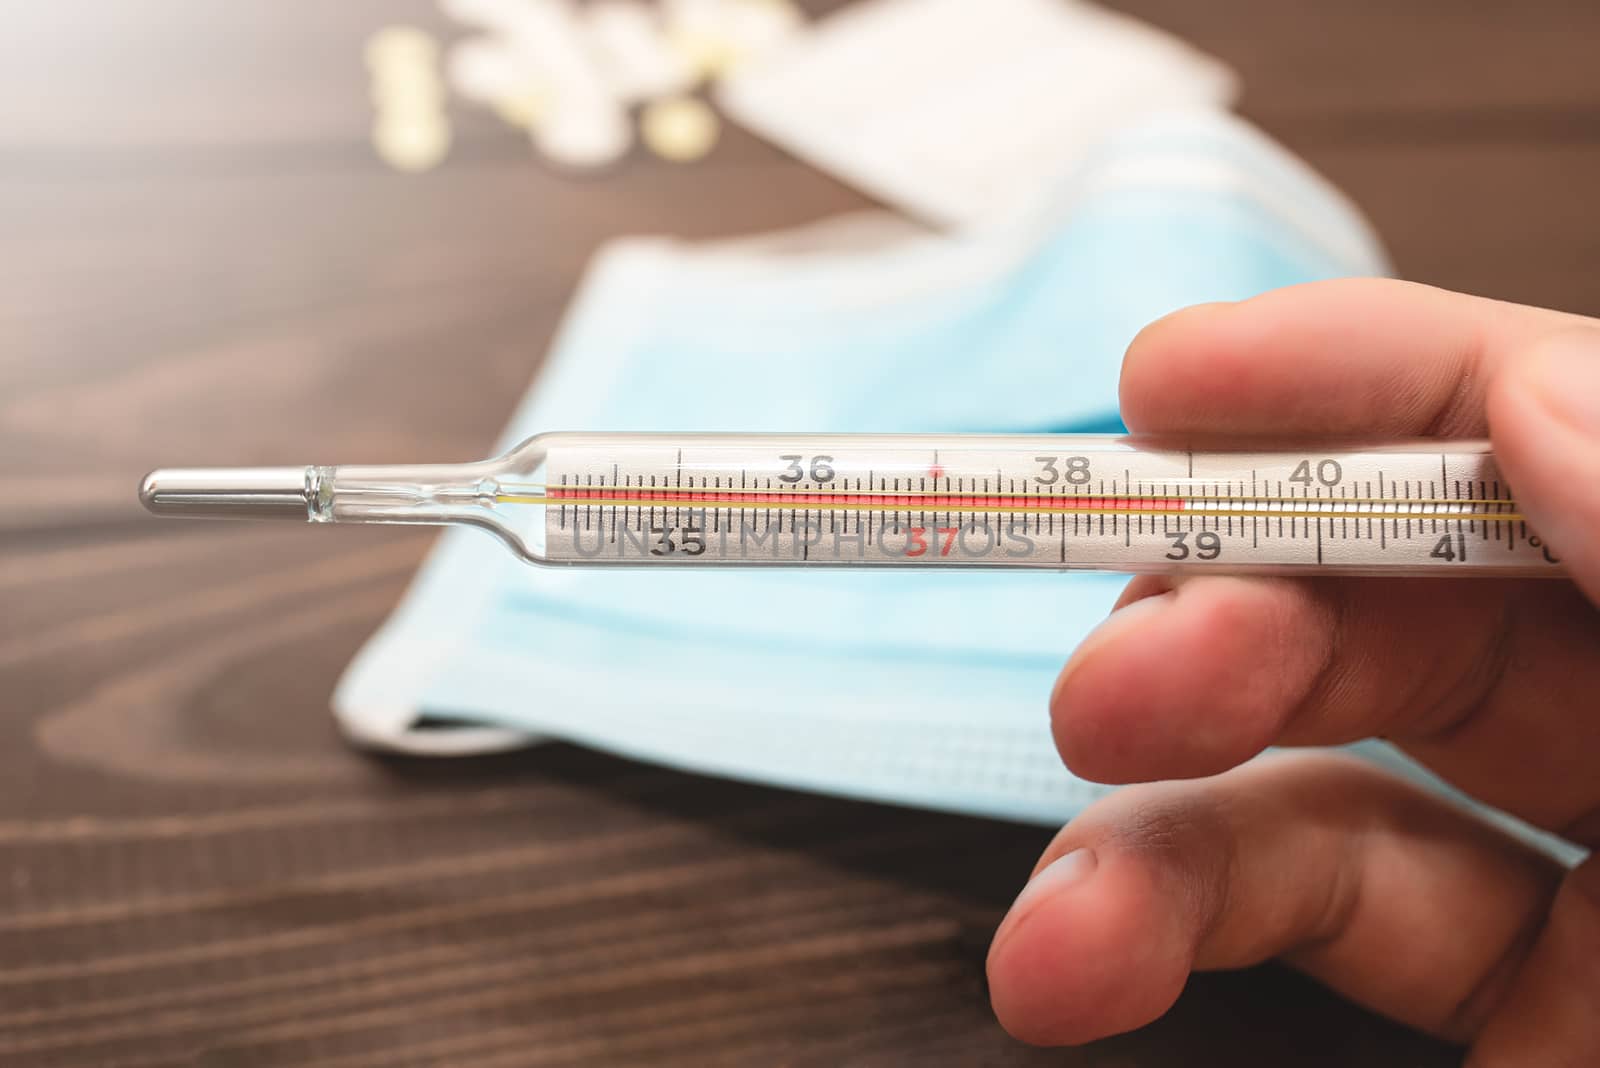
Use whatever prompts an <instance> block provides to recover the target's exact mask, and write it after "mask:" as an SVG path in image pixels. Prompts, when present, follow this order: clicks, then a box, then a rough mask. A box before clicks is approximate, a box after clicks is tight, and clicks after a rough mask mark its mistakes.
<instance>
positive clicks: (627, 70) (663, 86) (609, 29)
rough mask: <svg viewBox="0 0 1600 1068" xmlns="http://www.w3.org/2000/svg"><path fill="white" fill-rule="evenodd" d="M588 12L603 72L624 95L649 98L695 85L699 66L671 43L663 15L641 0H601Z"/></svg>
mask: <svg viewBox="0 0 1600 1068" xmlns="http://www.w3.org/2000/svg"><path fill="white" fill-rule="evenodd" d="M583 15H584V20H583V26H584V29H585V30H586V31H587V34H588V39H589V47H590V48H591V49H592V50H593V52H594V56H595V59H596V61H597V63H598V65H599V68H600V72H601V74H602V76H603V77H604V78H605V79H606V80H607V82H609V83H610V85H611V88H612V89H613V90H614V91H615V92H616V93H617V94H618V95H619V96H621V97H622V98H623V99H625V100H647V99H650V98H652V97H657V96H666V95H668V94H670V93H679V92H683V91H684V90H686V89H689V88H691V87H692V86H693V85H694V83H695V80H696V72H695V69H694V66H693V65H692V64H690V63H688V62H685V60H684V58H683V57H682V56H681V55H680V54H678V52H676V51H674V50H673V49H672V48H671V47H670V46H669V45H668V43H667V38H666V33H665V29H664V27H663V25H662V22H661V20H660V19H659V18H657V17H656V13H655V12H654V11H653V10H652V9H651V8H649V7H646V6H645V5H644V4H643V3H641V2H639V0H596V2H595V3H592V4H590V5H589V6H588V7H586V8H585V9H584V13H583Z"/></svg>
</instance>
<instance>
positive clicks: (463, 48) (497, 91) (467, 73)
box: [445, 37, 540, 104]
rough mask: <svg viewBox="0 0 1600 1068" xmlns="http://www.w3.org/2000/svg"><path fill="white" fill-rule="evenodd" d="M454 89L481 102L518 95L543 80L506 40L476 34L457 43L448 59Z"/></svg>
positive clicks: (448, 70)
mask: <svg viewBox="0 0 1600 1068" xmlns="http://www.w3.org/2000/svg"><path fill="white" fill-rule="evenodd" d="M445 78H446V79H447V80H448V81H449V82H450V88H452V89H454V90H455V91H456V92H457V93H459V94H460V95H461V96H463V97H465V98H466V99H468V100H471V101H474V102H476V103H479V104H489V103H493V102H494V101H495V100H498V99H501V98H502V97H508V96H517V95H520V94H522V93H524V92H526V91H527V90H528V89H529V87H530V86H532V85H535V84H537V83H538V82H539V81H540V78H539V76H538V74H537V73H536V72H535V71H534V70H533V67H532V64H531V63H529V62H528V60H527V59H526V58H525V57H523V56H521V55H520V54H519V53H518V52H517V51H516V50H515V49H514V48H512V47H510V46H509V45H507V44H506V43H505V42H504V41H500V40H496V39H493V38H488V37H472V38H468V39H467V40H465V41H460V42H458V43H456V44H455V45H453V46H452V47H451V49H450V54H449V55H448V56H447V57H446V59H445Z"/></svg>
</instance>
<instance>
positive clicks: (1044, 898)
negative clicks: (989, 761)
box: [989, 280, 1600, 1066]
mask: <svg viewBox="0 0 1600 1068" xmlns="http://www.w3.org/2000/svg"><path fill="white" fill-rule="evenodd" d="M1122 404H1123V412H1124V415H1125V418H1126V419H1127V422H1128V424H1129V425H1130V426H1131V427H1133V428H1134V429H1135V430H1137V431H1140V432H1146V431H1148V432H1177V433H1182V432H1190V431H1193V432H1200V433H1231V434H1239V435H1252V434H1259V435H1271V436H1274V437H1283V436H1291V437H1300V438H1315V437H1319V436H1321V437H1345V438H1350V437H1368V438H1377V439H1385V438H1394V437H1409V436H1432V435H1437V436H1442V437H1482V436H1485V435H1486V434H1487V436H1489V437H1490V438H1491V439H1492V440H1493V443H1494V447H1495V453H1496V458H1497V460H1498V462H1499V464H1500V467H1501V470H1502V472H1503V473H1504V474H1505V475H1506V476H1507V477H1508V479H1509V480H1510V482H1511V484H1512V485H1513V486H1514V487H1515V491H1516V499H1517V502H1518V504H1519V506H1520V507H1521V510H1523V511H1524V512H1525V513H1526V514H1528V515H1529V516H1530V518H1531V520H1532V525H1533V526H1535V527H1536V528H1537V529H1538V530H1539V531H1540V533H1541V534H1542V535H1543V536H1544V537H1545V538H1546V540H1547V541H1548V543H1549V544H1550V545H1551V546H1553V547H1554V548H1555V550H1556V551H1557V552H1558V553H1560V554H1561V556H1562V558H1563V560H1564V562H1565V563H1566V565H1567V567H1568V569H1569V571H1570V573H1571V575H1572V577H1573V579H1574V582H1572V583H1566V582H1552V581H1548V580H1543V581H1527V582H1510V581H1492V580H1481V579H1480V580H1474V581H1460V582H1456V581H1438V580H1385V581H1381V582H1380V581H1373V580H1363V579H1345V580H1325V579H1312V580H1306V579H1276V578H1235V577H1220V576H1218V577H1210V576H1207V577H1197V578H1192V579H1185V580H1181V581H1180V580H1174V579H1171V578H1167V577H1158V576H1146V577H1141V578H1137V579H1135V580H1133V582H1132V583H1130V585H1129V586H1128V589H1127V591H1126V592H1125V593H1124V594H1123V597H1122V599H1121V601H1120V602H1119V605H1118V609H1117V611H1116V612H1114V613H1113V615H1112V616H1111V618H1110V619H1108V620H1107V621H1106V622H1105V623H1104V624H1103V625H1102V626H1101V627H1100V628H1099V629H1098V630H1097V631H1095V633H1094V634H1092V635H1091V636H1090V637H1089V638H1088V639H1087V640H1086V641H1085V642H1084V643H1083V645H1082V646H1081V647H1080V648H1079V649H1078V650H1077V652H1076V653H1074V655H1073V656H1072V659H1071V660H1070V662H1069V663H1068V664H1067V666H1066V668H1065V669H1064V670H1063V671H1062V673H1061V678H1060V680H1059V681H1058V682H1057V684H1056V688H1055V693H1054V694H1053V695H1052V697H1051V701H1050V712H1051V720H1052V724H1053V728H1054V733H1055V739H1056V745H1057V748H1058V749H1059V750H1060V752H1061V755H1062V758H1063V759H1064V760H1065V761H1066V763H1067V766H1068V767H1070V768H1071V769H1072V770H1073V771H1074V772H1075V773H1077V774H1079V775H1081V776H1083V777H1085V778H1088V779H1093V780H1096V781H1100V782H1115V783H1134V782H1140V783H1147V785H1141V786H1134V787H1130V788H1128V789H1125V790H1120V791H1118V792H1117V793H1115V794H1113V795H1112V796H1110V797H1108V798H1106V799H1104V800H1102V801H1101V802H1099V803H1098V804H1096V805H1094V806H1092V807H1091V808H1089V809H1088V810H1087V811H1085V812H1084V813H1083V814H1082V815H1081V816H1079V817H1078V818H1077V819H1075V820H1073V821H1072V822H1071V823H1070V824H1069V825H1068V826H1067V827H1066V828H1065V829H1064V830H1063V831H1062V832H1061V833H1060V834H1059V835H1058V836H1057V837H1056V839H1055V841H1054V842H1053V843H1052V844H1051V846H1050V848H1049V849H1047V850H1046V851H1045V854H1044V856H1043V857H1042V858H1041V859H1040V861H1039V865H1038V867H1036V868H1035V874H1034V878H1033V879H1032V880H1031V881H1030V882H1029V884H1028V886H1027V887H1026V888H1025V889H1024V891H1023V892H1022V894H1021V895H1020V896H1019V897H1018V898H1017V901H1016V903H1015V904H1014V905H1013V906H1012V907H1011V911H1010V913H1009V914H1008V915H1007V916H1006V918H1005V921H1004V922H1003V923H1002V924H1001V925H1000V928H999V930H998V932H997V933H996V934H995V938H994V943H993V945H992V946H991V948H990V951H989V981H990V989H991V995H992V998H993V1002H994V1008H995V1011H996V1013H997V1014H998V1015H999V1017H1000V1021H1001V1023H1002V1024H1003V1025H1004V1026H1005V1027H1006V1029H1007V1030H1009V1031H1010V1032H1011V1033H1012V1034H1014V1035H1016V1036H1017V1037H1019V1038H1022V1039H1025V1040H1027V1041H1030V1042H1036V1043H1043V1044H1071V1043H1080V1042H1086V1041H1089V1040H1092V1039H1096V1038H1100V1037H1102V1036H1106V1035H1110V1034H1114V1033H1117V1032H1121V1031H1126V1030H1129V1029H1131V1028H1135V1027H1139V1026H1141V1025H1143V1024H1145V1023H1148V1022H1149V1021H1151V1020H1153V1019H1155V1018H1156V1017H1157V1016H1159V1015H1161V1014H1162V1013H1163V1012H1165V1011H1166V1009H1167V1008H1168V1007H1169V1006H1170V1005H1171V1004H1172V1003H1173V1001H1174V1000H1175V999H1176V998H1177V996H1178V993H1179V992H1180V991H1181V990H1182V988H1183V985H1184V982H1185V980H1186V979H1187V977H1188V975H1189V973H1190V972H1191V971H1192V970H1195V969H1214V968H1235V967H1242V966H1245V965H1249V964H1253V963H1256V962H1258V961H1262V960H1265V959H1267V958H1270V957H1283V958H1284V959H1286V960H1287V961H1289V962H1290V963H1292V964H1293V965H1295V966H1296V967H1299V968H1301V969H1303V970H1304V971H1306V972H1308V973H1310V974H1311V975H1313V976H1315V977H1317V978H1318V979H1320V980H1321V981H1322V982H1324V983H1326V984H1327V985H1329V986H1330V987H1332V988H1334V989H1335V990H1338V991H1340V992H1341V993H1343V994H1345V995H1346V996H1348V997H1350V998H1353V999H1354V1000H1356V1001H1359V1002H1361V1003H1363V1004H1365V1005H1367V1006H1369V1007H1371V1008H1373V1009H1375V1010H1377V1011H1379V1012H1382V1013H1385V1014H1386V1015H1389V1016H1391V1017H1393V1018H1395V1019H1398V1020H1401V1021H1403V1022H1405V1023H1408V1024H1410V1025H1412V1026H1414V1027H1417V1028H1421V1029H1423V1030H1425V1031H1429V1032H1431V1033H1433V1034H1436V1035H1440V1036H1443V1037H1445V1038H1447V1039H1451V1040H1454V1041H1458V1042H1462V1043H1467V1044H1469V1045H1470V1046H1471V1049H1472V1055H1471V1056H1472V1059H1471V1061H1470V1063H1471V1064H1473V1065H1503V1064H1536V1065H1541V1066H1558V1065H1574V1066H1576V1065H1580V1064H1581V1065H1596V1064H1600V858H1591V859H1590V860H1588V861H1587V862H1585V863H1584V864H1582V865H1580V866H1579V867H1578V868H1577V869H1575V870H1573V871H1571V872H1568V871H1566V870H1565V869H1563V868H1562V867H1561V866H1560V865H1559V864H1557V863H1556V862H1554V861H1552V860H1550V859H1548V858H1547V857H1545V856H1543V855H1542V854H1539V853H1536V852H1534V851H1533V850H1531V849H1530V848H1528V847H1526V846H1524V845H1522V844H1520V843H1519V842H1517V841H1516V840H1514V839H1512V838H1510V837H1508V836H1507V835H1505V834H1504V833H1503V832H1501V831H1499V830H1497V829H1495V828H1492V827H1490V826H1488V825H1487V824H1485V823H1483V822H1482V821H1480V820H1478V819H1476V818H1474V817H1473V816H1471V815H1469V814H1467V813H1464V812H1462V811H1460V810H1458V809H1456V808H1453V807H1451V806H1449V805H1448V804H1447V803H1445V802H1444V801H1442V800H1440V799H1438V798H1436V797H1434V796H1433V795H1430V794H1427V793H1425V792H1423V791H1422V790H1420V789H1419V788H1417V787H1414V786H1412V785H1410V784H1407V783H1405V782H1403V781H1401V780H1398V779H1396V778H1394V777H1392V776H1390V775H1388V774H1386V773H1384V772H1381V771H1379V770H1377V769H1375V768H1373V767H1371V766H1369V765H1365V764H1363V763H1361V762H1359V761H1357V760H1355V759H1354V758H1349V757H1344V756H1340V755H1333V754H1326V753H1304V754H1293V755H1283V756H1276V757H1272V758H1269V759H1266V760H1262V761H1259V762H1255V763H1251V764H1249V765H1248V766H1245V767H1237V765H1240V764H1243V763H1244V762H1245V761H1246V760H1248V759H1249V758H1250V757H1252V756H1254V755H1255V754H1257V753H1259V752H1260V751H1261V750H1262V749H1263V748H1265V747H1266V746H1268V745H1282V746H1302V745H1332V744H1338V743H1344V742H1350V741H1354V740H1356V739H1359V738H1364V737H1368V736H1382V737H1385V738H1388V739H1390V740H1391V741H1393V742H1395V743H1396V744H1398V745H1399V746H1400V747H1401V748H1403V749H1404V750H1406V751H1407V752H1408V753H1409V754H1410V755H1412V756H1413V757H1415V758H1416V759H1418V760H1420V761H1422V762H1423V763H1424V764H1427V765H1428V766H1429V767H1431V768H1432V769H1434V770H1435V771H1437V772H1438V773H1439V774H1440V775H1442V776H1444V777H1445V778H1446V779H1448V780H1450V781H1452V782H1454V783H1455V784H1456V785H1458V786H1460V787H1461V788H1462V789H1463V790H1466V791H1467V792H1469V793H1471V794H1473V795H1474V796H1476V797H1478V798H1481V799H1482V800H1484V801H1487V802H1488V803H1490V804H1492V805H1496V806H1499V807H1501V808H1504V809H1506V810H1508V811H1511V812H1513V813H1516V814H1517V815H1519V816H1521V817H1522V818H1524V819H1526V820H1528V821H1529V822H1531V823H1534V824H1537V825H1539V826H1541V827H1544V828H1547V829H1550V830H1553V831H1556V832H1558V833H1560V834H1562V835H1564V836H1566V837H1568V838H1570V839H1572V840H1574V841H1577V842H1579V843H1581V844H1584V845H1587V846H1589V847H1591V848H1592V847H1594V846H1596V845H1600V612H1597V611H1596V609H1595V603H1600V321H1596V320H1592V319H1585V318H1581V317H1578V316H1571V315H1564V314H1561V313H1557V312H1552V311H1544V310H1540V309H1535V308H1527V307H1521V306H1517V305H1510V304H1503V303H1498V302H1494V301H1489V300H1482V299H1478V298H1474V297H1467V296H1462V295H1459V294H1454V293H1447V292H1443V291H1441V290H1436V289H1430V288H1426V287H1423V286H1417V285H1411V284H1407V283H1401V282H1388V281H1377V280H1361V281H1340V282H1325V283H1316V284H1312V285H1306V286H1297V287H1294V288H1291V289H1286V290H1279V291H1277V292H1273V293H1268V294H1265V295H1263V296H1261V297H1258V298H1255V299H1253V300H1249V301H1245V302H1243V303H1239V304H1221V305H1205V306H1201V307H1197V308H1190V309H1187V310H1185V311H1182V312H1179V313H1177V314H1175V315H1172V316H1169V317H1167V318H1166V319H1163V320H1161V321H1160V322H1158V323H1155V324H1154V325H1152V326H1150V327H1149V328H1147V329H1146V330H1145V331H1144V332H1143V333H1141V334H1140V336H1139V337H1138V338H1137V339H1136V340H1135V341H1134V343H1133V345H1132V346H1131V347H1130V348H1129V351H1128V355H1127V359H1126V361H1125V363H1124V366H1123V373H1122ZM1585 594H1587V597H1588V599H1587V600H1586V599H1585V596H1584V595H1585ZM1591 602H1594V603H1591ZM1229 769H1233V770H1229ZM1158 779H1167V780H1178V781H1172V782H1162V783H1152V782H1151V780H1158Z"/></svg>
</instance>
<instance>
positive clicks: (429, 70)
mask: <svg viewBox="0 0 1600 1068" xmlns="http://www.w3.org/2000/svg"><path fill="white" fill-rule="evenodd" d="M439 6H440V8H441V10H442V11H443V13H444V14H445V15H446V16H448V17H449V18H451V19H452V20H454V21H456V22H458V23H461V24H463V25H464V26H466V27H467V28H469V30H470V34H469V36H466V37H463V38H461V39H460V40H457V41H455V42H454V43H453V44H451V45H450V46H449V48H448V49H447V50H444V51H443V52H441V48H440V46H439V44H438V42H437V41H436V40H435V39H434V38H433V37H431V36H430V35H429V34H427V33H426V32H424V31H422V30H419V29H416V28H413V27H408V26H390V27H386V28H384V29H381V30H379V31H378V32H377V33H375V34H373V35H372V37H371V38H370V40H369V41H368V45H367V57H366V58H367V67H368V70H369V72H370V74H371V78H372V100H373V106H374V109H375V118H374V123H373V133H372V136H373V147H374V148H375V149H376V151H377V153H378V156H379V157H380V158H382V159H383V160H384V161H385V162H386V163H388V164H389V165H390V166H392V167H394V168H396V169H398V170H403V171H422V170H427V169H429V168H431V167H433V166H436V165H437V164H438V163H439V162H440V161H441V160H443V159H444V157H445V155H446V153H447V152H448V151H449V146H450V127H449V121H448V118H447V115H446V111H445V106H444V105H445V91H446V87H447V86H448V89H449V91H450V92H451V93H453V94H454V95H455V96H457V97H459V98H461V99H464V100H466V101H468V102H469V103H471V104H473V105H476V106H479V107H483V108H486V109H488V110H490V111H492V112H493V113H494V114H495V115H497V116H499V117H500V118H501V119H502V120H503V121H504V122H506V123H507V124H509V125H511V126H513V127H516V128H518V129H519V130H521V131H523V132H524V133H525V134H526V136H527V137H528V138H529V140H530V142H531V144H532V147H533V149H534V151H535V152H536V153H537V155H538V156H539V158H540V159H542V160H543V161H545V162H546V163H548V164H550V165H552V166H555V167H558V168H560V169H562V170H566V171H572V172H589V171H596V170H599V169H601V168H604V167H606V166H608V165H610V164H612V163H615V162H616V161H617V160H619V159H621V158H622V157H623V156H624V155H626V154H627V152H628V151H629V150H630V149H631V148H632V146H633V143H634V141H635V139H638V140H639V141H640V142H641V143H642V144H643V145H644V146H645V148H646V149H648V150H649V151H650V152H652V153H654V154H655V155H656V156H658V157H660V158H662V159H665V160H671V161H673V162H679V163H687V162H692V161H694V160H697V159H700V158H702V157H703V156H705V155H706V154H707V153H708V152H710V151H711V149H712V148H713V147H714V146H715V145H716V142H717V137H718V135H719V133H720V129H721V120H720V119H719V118H718V116H717V113H716V112H715V111H714V110H713V109H712V108H711V106H710V105H709V104H707V103H706V102H705V100H704V99H702V97H701V96H700V95H699V94H700V93H701V92H702V91H703V90H705V89H706V88H708V87H710V86H712V85H713V84H714V83H716V82H718V81H719V80H720V79H722V78H724V77H726V76H727V75H729V74H731V73H733V72H734V71H737V70H739V69H741V68H743V67H745V66H747V65H748V64H750V63H752V62H754V61H756V60H758V59H759V58H760V57H761V56H762V55H763V54H765V53H767V52H768V51H769V50H771V49H773V48H775V47H776V46H777V45H778V44H780V43H782V42H783V41H784V40H785V39H787V38H789V37H790V36H791V35H793V34H795V33H796V32H797V31H799V30H801V29H802V28H803V27H804V18H803V16H802V15H801V13H800V11H799V9H798V8H796V7H795V6H794V4H793V2H792V0H591V2H589V3H583V4H579V3H576V2H574V0H440V5H439Z"/></svg>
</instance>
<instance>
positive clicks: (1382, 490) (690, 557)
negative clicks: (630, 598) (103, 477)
mask: <svg viewBox="0 0 1600 1068" xmlns="http://www.w3.org/2000/svg"><path fill="white" fill-rule="evenodd" d="M141 498H142V499H143V501H144V503H145V504H146V506H147V507H149V508H150V509H151V510H152V511H155V512H158V513H162V514H175V515H205V516H240V517H265V516H281V517H293V518H300V519H308V520H310V521H312V522H341V523H342V522H358V523H424V524H450V523H465V524H470V525H474V526H478V527H480V528H483V529H485V530H487V531H489V532H491V533H493V534H495V535H496V536H498V537H499V538H500V539H501V540H502V541H503V542H505V544H506V545H507V546H509V547H510V548H511V549H512V550H513V551H514V552H516V553H517V554H518V555H520V556H522V557H523V558H524V559H526V560H529V561H531V562H533V563H536V564H541V565H550V566H575V567H707V566H711V567H836V568H857V567H902V568H904V567H912V568H935V567H938V568H948V567H962V568H995V567H999V568H1040V569H1047V570H1099V571H1120V572H1198V571H1212V572H1231V573H1252V572H1262V573H1274V574H1359V575H1392V576H1402V575H1426V576H1438V577H1449V576H1465V575H1479V576H1530V577H1533V576H1547V577H1559V576H1561V575H1562V574H1563V571H1562V567H1561V562H1560V558H1559V555H1558V554H1557V552H1556V551H1555V550H1554V549H1553V548H1552V547H1550V546H1547V545H1545V544H1544V543H1543V541H1542V539H1541V538H1540V537H1539V535H1538V534H1537V532H1535V531H1534V530H1531V529H1530V528H1529V526H1528V523H1527V521H1526V519H1525V517H1524V516H1523V515H1522V514H1521V512H1520V511H1519V509H1518V508H1517V505H1516V502H1515V500H1514V499H1513V497H1512V495H1511V490H1510V487H1509V486H1508V485H1507V484H1506V481H1505V479H1504V477H1503V476H1502V475H1501V474H1500V472H1499V470H1498V468H1497V467H1496V465H1495V461H1494V456H1493V454H1492V452H1491V450H1490V448H1489V446H1488V444H1487V443H1486V442H1481V441H1444V440H1426V441H1411V442H1399V443H1395V442H1390V443H1374V444H1353V445H1352V444H1341V445H1329V444H1317V445H1278V444H1271V445H1265V444H1263V443H1260V442H1252V443H1229V444H1222V445H1218V444H1214V443H1204V444H1193V443H1187V442H1178V441H1174V440H1161V439H1152V438H1140V437H1136V436H1135V437H1114V436H1098V435H926V436H924V435H844V434H815V435H807V434H798V435H796V434H604V433H550V434H541V435H539V436H537V437H534V438H530V439H529V440H528V441H526V442H524V443H523V444H521V445H519V446H518V447H517V448H515V449H513V450H511V451H510V452H508V453H506V454H505V455H504V456H501V457H499V458H497V459H494V460H486V461H481V462H477V463H466V464H434V465H423V466H410V467H406V466H382V467H370V466H369V467H351V466H339V467H321V466H311V467H294V468H248V469H226V468H213V469H180V470H169V471H157V472H153V473H152V474H151V475H150V476H148V477H147V478H146V479H145V482H144V485H143V487H142V489H141Z"/></svg>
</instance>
